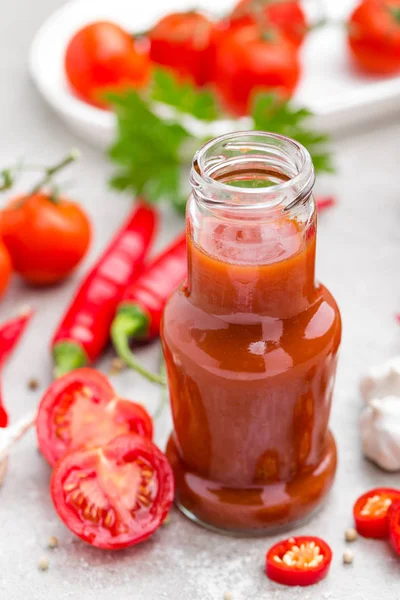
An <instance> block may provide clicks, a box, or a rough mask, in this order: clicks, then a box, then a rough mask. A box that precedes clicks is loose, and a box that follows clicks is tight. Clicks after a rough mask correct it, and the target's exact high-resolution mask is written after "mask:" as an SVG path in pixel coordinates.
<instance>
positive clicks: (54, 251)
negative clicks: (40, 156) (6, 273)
mask: <svg viewBox="0 0 400 600" xmlns="http://www.w3.org/2000/svg"><path fill="white" fill-rule="evenodd" d="M0 228H1V233H2V237H3V241H4V244H5V245H6V246H7V249H8V251H9V253H10V256H11V260H12V264H13V267H14V270H15V271H16V272H17V273H19V274H20V275H21V277H23V278H24V279H25V280H26V281H28V282H29V283H33V284H35V285H46V284H52V283H56V282H57V281H61V280H63V279H65V278H66V277H67V276H68V275H69V274H70V273H71V272H72V271H73V269H74V268H75V267H76V266H77V265H78V264H79V262H80V261H81V260H82V258H83V257H84V256H85V254H86V251H87V249H88V247H89V244H90V239H91V226H90V222H89V219H88V217H87V215H86V213H85V212H84V211H83V210H82V208H80V206H79V205H78V204H76V203H74V202H71V201H69V200H67V199H65V198H58V199H56V200H53V199H52V198H51V196H49V195H48V194H44V193H40V192H39V193H36V194H33V195H31V196H26V197H20V198H15V199H14V200H12V201H11V202H10V203H9V204H8V205H7V206H6V207H5V208H4V209H3V210H2V211H1V212H0Z"/></svg>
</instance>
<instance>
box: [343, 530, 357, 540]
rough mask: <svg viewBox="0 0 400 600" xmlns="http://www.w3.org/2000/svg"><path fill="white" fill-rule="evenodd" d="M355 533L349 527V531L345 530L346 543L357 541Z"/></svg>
mask: <svg viewBox="0 0 400 600" xmlns="http://www.w3.org/2000/svg"><path fill="white" fill-rule="evenodd" d="M357 536H358V534H357V531H356V530H355V529H354V527H350V528H349V529H346V531H345V534H344V537H345V540H346V542H355V541H356V539H357Z"/></svg>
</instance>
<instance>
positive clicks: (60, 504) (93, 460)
mask: <svg viewBox="0 0 400 600" xmlns="http://www.w3.org/2000/svg"><path fill="white" fill-rule="evenodd" d="M50 490H51V496H52V499H53V503H54V506H55V509H56V511H57V513H58V515H59V517H60V518H61V520H62V521H63V522H64V523H65V525H66V526H67V527H68V528H69V529H70V530H71V531H72V532H73V533H74V534H75V535H77V536H78V537H80V538H81V539H83V540H84V541H85V542H88V543H89V544H91V545H92V546H96V547H97V548H105V549H109V550H117V549H119V548H125V547H127V546H132V545H134V544H138V543H139V542H142V541H143V540H145V539H147V538H148V537H149V536H150V535H151V534H152V533H153V532H154V531H155V530H156V529H157V528H158V527H159V526H160V525H161V524H162V522H163V521H164V519H165V517H166V516H167V514H168V511H169V509H170V507H171V504H172V501H173V498H174V478H173V474H172V469H171V467H170V464H169V462H168V460H167V459H166V457H165V456H164V454H162V452H160V450H159V449H158V448H157V447H156V446H155V445H154V444H153V443H152V442H150V441H149V440H146V439H144V438H142V437H140V436H137V435H123V436H119V437H117V438H115V439H114V440H112V441H111V442H109V443H108V444H107V445H105V446H103V447H101V448H86V449H85V448H83V449H82V448H81V449H78V450H74V451H72V452H69V453H68V454H66V455H65V456H64V458H62V459H61V460H60V461H59V462H58V463H57V465H56V466H55V468H54V471H53V476H52V478H51V484H50Z"/></svg>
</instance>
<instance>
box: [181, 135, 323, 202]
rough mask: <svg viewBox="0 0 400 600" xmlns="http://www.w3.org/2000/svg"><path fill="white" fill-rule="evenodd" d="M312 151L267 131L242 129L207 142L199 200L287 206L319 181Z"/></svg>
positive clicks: (198, 171)
mask: <svg viewBox="0 0 400 600" xmlns="http://www.w3.org/2000/svg"><path fill="white" fill-rule="evenodd" d="M314 179H315V175H314V169H313V165H312V161H311V157H310V155H309V153H308V151H307V150H306V149H305V148H304V147H303V146H302V145H301V144H299V143H298V142H296V141H294V140H291V139H290V138H286V137H284V136H280V135H277V134H272V133H267V132H257V131H253V132H251V131H250V132H237V133H231V134H228V135H224V136H221V137H219V138H215V139H213V140H211V141H209V142H207V143H206V144H205V145H204V146H203V147H202V148H200V150H199V151H198V152H197V154H196V156H195V158H194V160H193V167H192V172H191V184H192V187H193V192H194V195H195V197H196V199H197V200H199V201H201V202H203V203H206V204H209V205H210V204H212V205H213V206H214V207H218V206H223V207H224V208H227V207H229V206H232V207H233V206H234V207H235V208H236V209H238V208H242V209H249V208H252V207H255V208H257V209H260V207H262V206H265V207H266V208H268V207H276V206H277V205H278V204H281V205H282V208H283V209H285V210H287V209H289V208H291V207H293V206H294V205H295V204H297V203H298V202H301V201H302V200H304V199H305V198H307V197H308V196H309V195H310V193H311V190H312V187H313V184H314Z"/></svg>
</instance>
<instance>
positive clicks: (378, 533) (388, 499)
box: [353, 488, 400, 539]
mask: <svg viewBox="0 0 400 600" xmlns="http://www.w3.org/2000/svg"><path fill="white" fill-rule="evenodd" d="M399 500H400V490H396V489H394V488H375V489H373V490H370V491H369V492H367V493H366V494H363V495H362V496H360V498H358V500H357V501H356V503H355V504H354V508H353V515H354V521H355V525H356V529H357V531H358V533H359V534H360V535H362V536H364V537H367V538H375V539H383V538H387V537H388V534H389V522H388V511H389V508H390V507H391V505H392V503H393V502H395V501H396V502H397V501H399Z"/></svg>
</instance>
